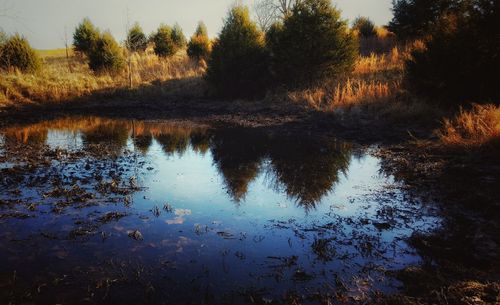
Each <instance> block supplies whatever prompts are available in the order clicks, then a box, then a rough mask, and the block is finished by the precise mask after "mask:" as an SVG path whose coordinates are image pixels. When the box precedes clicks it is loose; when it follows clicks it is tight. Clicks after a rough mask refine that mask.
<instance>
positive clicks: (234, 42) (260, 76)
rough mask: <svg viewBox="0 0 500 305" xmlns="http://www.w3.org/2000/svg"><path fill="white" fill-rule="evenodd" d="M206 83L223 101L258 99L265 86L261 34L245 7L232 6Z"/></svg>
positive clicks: (264, 60)
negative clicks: (226, 99) (231, 98)
mask: <svg viewBox="0 0 500 305" xmlns="http://www.w3.org/2000/svg"><path fill="white" fill-rule="evenodd" d="M207 80H208V82H209V83H210V84H211V85H212V87H213V89H214V90H215V92H216V93H217V94H220V95H223V96H226V97H242V96H249V97H252V96H257V95H259V94H262V93H263V92H264V91H265V89H266V87H267V85H268V55H267V52H266V49H265V46H264V37H263V33H262V32H260V31H259V30H258V28H257V25H256V24H255V23H254V22H252V21H251V20H250V15H249V12H248V8H247V7H243V6H235V7H233V8H232V9H231V10H230V11H229V15H228V16H227V18H226V19H225V21H224V26H223V28H222V31H221V33H220V35H219V37H218V39H217V40H216V41H215V42H214V45H213V48H212V54H211V56H210V59H209V61H208V69H207Z"/></svg>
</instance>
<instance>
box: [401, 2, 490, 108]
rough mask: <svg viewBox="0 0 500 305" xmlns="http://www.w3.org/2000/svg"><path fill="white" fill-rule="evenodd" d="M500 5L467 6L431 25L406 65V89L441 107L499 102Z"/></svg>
mask: <svg viewBox="0 0 500 305" xmlns="http://www.w3.org/2000/svg"><path fill="white" fill-rule="evenodd" d="M499 12H500V2H499V1H488V0H472V1H470V3H469V4H468V5H467V6H466V7H464V10H463V11H462V12H460V13H453V14H447V15H445V16H443V17H442V18H440V20H439V21H437V22H436V23H435V27H434V30H433V31H432V32H431V33H430V34H431V36H432V37H431V38H430V39H429V40H428V41H427V43H426V48H425V49H423V50H418V51H415V52H414V53H413V54H412V55H413V58H412V59H411V60H410V61H408V62H407V65H406V66H407V73H406V75H407V83H408V85H409V86H410V88H411V89H412V90H413V91H415V92H417V93H420V94H423V95H426V96H430V97H433V98H435V99H436V100H438V101H440V102H442V103H448V104H456V103H461V102H475V103H478V102H489V101H492V102H496V103H498V102H499V101H500V86H498V68H499V67H500V39H498V37H500V24H499V21H500V14H499Z"/></svg>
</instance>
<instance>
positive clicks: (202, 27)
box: [194, 21, 208, 37]
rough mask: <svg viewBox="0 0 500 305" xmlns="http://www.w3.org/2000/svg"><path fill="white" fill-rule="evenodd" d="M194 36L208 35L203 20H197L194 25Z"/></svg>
mask: <svg viewBox="0 0 500 305" xmlns="http://www.w3.org/2000/svg"><path fill="white" fill-rule="evenodd" d="M194 36H207V37H208V31H207V26H206V25H205V23H203V21H200V22H198V26H197V27H196V31H195V32H194Z"/></svg>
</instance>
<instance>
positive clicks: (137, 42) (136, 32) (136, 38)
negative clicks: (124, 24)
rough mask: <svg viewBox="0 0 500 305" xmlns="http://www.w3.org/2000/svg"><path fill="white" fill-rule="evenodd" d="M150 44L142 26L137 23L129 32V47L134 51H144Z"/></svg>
mask: <svg viewBox="0 0 500 305" xmlns="http://www.w3.org/2000/svg"><path fill="white" fill-rule="evenodd" d="M147 46H148V39H147V38H146V35H144V32H143V31H142V28H141V26H140V25H139V24H138V23H136V24H134V26H133V27H132V28H131V29H130V31H129V32H128V34H127V48H128V49H129V51H132V52H144V51H145V50H146V48H147Z"/></svg>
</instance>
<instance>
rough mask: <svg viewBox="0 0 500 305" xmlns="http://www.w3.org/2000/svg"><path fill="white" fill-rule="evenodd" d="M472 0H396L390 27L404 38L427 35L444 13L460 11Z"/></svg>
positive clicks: (399, 36) (409, 38) (393, 5)
mask: <svg viewBox="0 0 500 305" xmlns="http://www.w3.org/2000/svg"><path fill="white" fill-rule="evenodd" d="M468 2H470V1H463V0H394V1H393V3H392V12H393V18H392V20H391V21H390V22H389V25H388V28H389V30H390V31H391V32H393V33H395V34H396V35H397V36H398V38H400V39H402V40H411V39H417V38H422V37H425V36H427V35H428V34H429V32H430V31H432V30H433V28H434V27H435V26H436V22H438V20H439V19H440V18H441V16H443V15H444V14H449V13H454V12H458V11H460V10H462V9H463V7H464V6H466V5H467V3H468Z"/></svg>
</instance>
